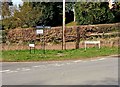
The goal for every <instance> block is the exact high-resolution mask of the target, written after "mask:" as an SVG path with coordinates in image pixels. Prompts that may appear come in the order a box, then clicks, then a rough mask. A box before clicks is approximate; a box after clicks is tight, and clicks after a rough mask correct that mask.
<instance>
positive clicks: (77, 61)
mask: <svg viewBox="0 0 120 87" xmlns="http://www.w3.org/2000/svg"><path fill="white" fill-rule="evenodd" d="M81 61H82V60H76V61H73V62H75V63H78V62H81Z"/></svg>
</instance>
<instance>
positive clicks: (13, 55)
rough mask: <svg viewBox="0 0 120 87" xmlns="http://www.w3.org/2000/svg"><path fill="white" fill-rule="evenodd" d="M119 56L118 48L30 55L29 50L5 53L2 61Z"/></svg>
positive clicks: (39, 52)
mask: <svg viewBox="0 0 120 87" xmlns="http://www.w3.org/2000/svg"><path fill="white" fill-rule="evenodd" d="M113 54H118V48H117V47H112V48H110V47H102V48H101V49H98V48H95V47H94V48H88V49H87V50H86V51H85V49H83V48H82V49H77V50H46V53H45V54H43V50H35V53H34V52H32V54H30V52H29V50H14V51H12V50H11V51H3V52H2V61H11V62H12V61H46V60H68V59H85V58H93V57H99V56H108V55H113Z"/></svg>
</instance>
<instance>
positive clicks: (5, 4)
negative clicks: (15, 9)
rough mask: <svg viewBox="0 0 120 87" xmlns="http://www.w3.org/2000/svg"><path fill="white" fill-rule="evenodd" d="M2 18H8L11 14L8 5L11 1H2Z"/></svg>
mask: <svg viewBox="0 0 120 87" xmlns="http://www.w3.org/2000/svg"><path fill="white" fill-rule="evenodd" d="M1 5H2V18H3V19H4V18H8V17H10V15H11V12H10V9H9V6H11V5H13V3H12V2H2V4H1Z"/></svg>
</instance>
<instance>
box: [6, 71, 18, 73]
mask: <svg viewBox="0 0 120 87" xmlns="http://www.w3.org/2000/svg"><path fill="white" fill-rule="evenodd" d="M14 72H18V71H9V72H7V73H14Z"/></svg>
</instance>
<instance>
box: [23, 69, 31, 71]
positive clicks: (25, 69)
mask: <svg viewBox="0 0 120 87" xmlns="http://www.w3.org/2000/svg"><path fill="white" fill-rule="evenodd" d="M29 70H31V69H28V68H22V71H29Z"/></svg>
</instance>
